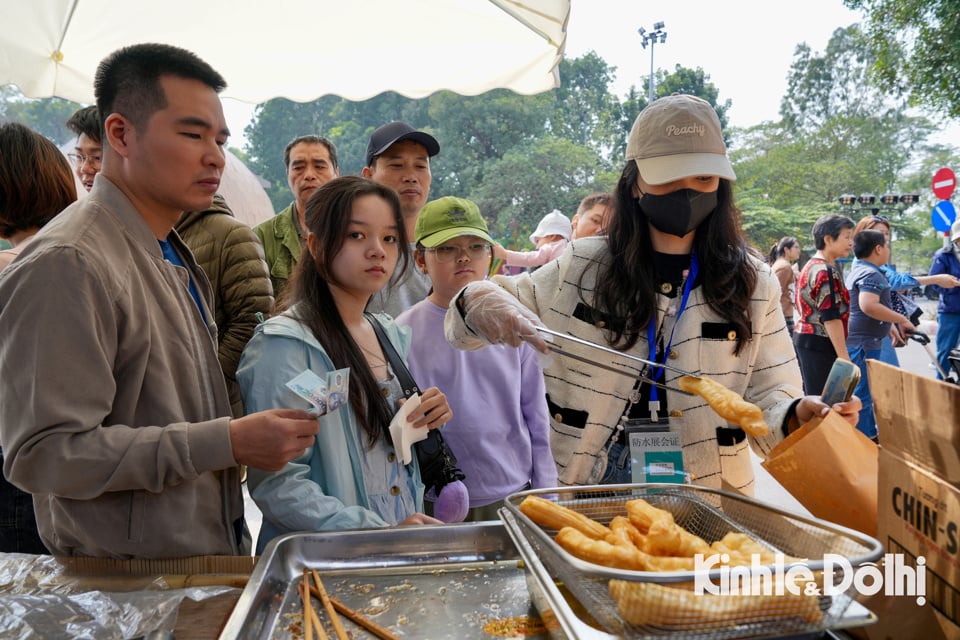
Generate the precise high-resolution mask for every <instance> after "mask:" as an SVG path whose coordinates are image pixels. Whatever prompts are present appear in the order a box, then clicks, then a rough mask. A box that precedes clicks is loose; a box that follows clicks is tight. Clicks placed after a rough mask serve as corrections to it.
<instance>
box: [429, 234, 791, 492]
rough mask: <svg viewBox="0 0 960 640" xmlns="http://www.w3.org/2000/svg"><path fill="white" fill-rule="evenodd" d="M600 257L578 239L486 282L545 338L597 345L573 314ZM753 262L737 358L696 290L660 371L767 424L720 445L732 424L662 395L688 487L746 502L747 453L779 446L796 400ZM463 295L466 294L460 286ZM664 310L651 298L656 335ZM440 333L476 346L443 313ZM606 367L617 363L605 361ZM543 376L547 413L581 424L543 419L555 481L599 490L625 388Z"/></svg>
mask: <svg viewBox="0 0 960 640" xmlns="http://www.w3.org/2000/svg"><path fill="white" fill-rule="evenodd" d="M607 251H608V250H607V244H606V241H605V240H604V239H603V238H584V239H583V240H577V241H576V242H573V243H571V244H570V245H569V246H568V247H567V249H566V250H565V251H564V253H563V254H562V255H561V256H560V257H559V258H558V259H556V260H554V261H553V262H550V263H548V264H546V265H544V266H542V267H540V268H539V269H537V270H536V271H534V272H533V273H524V274H520V275H516V276H495V277H494V278H493V280H494V282H496V283H497V284H498V285H500V286H501V287H503V288H504V289H505V290H506V291H508V292H509V293H511V294H512V295H513V296H515V297H516V298H517V299H519V300H520V302H521V303H523V304H524V305H525V306H526V307H528V308H529V309H531V310H532V311H533V312H534V313H536V314H537V315H538V316H539V317H540V319H541V320H542V321H543V323H544V324H545V325H546V326H547V327H549V328H551V329H553V330H554V331H559V332H562V333H567V334H569V335H572V336H576V337H578V338H582V339H584V340H588V341H590V342H594V343H598V344H606V342H605V339H604V332H603V330H602V328H600V327H598V326H595V325H594V324H591V323H589V322H585V321H582V320H580V319H578V318H577V317H575V315H574V312H575V309H576V308H577V306H578V305H579V304H581V303H584V304H586V305H590V306H592V305H593V288H594V286H595V281H596V272H597V266H598V264H599V263H601V262H602V261H603V260H604V257H605V256H606V255H607ZM754 262H755V264H756V267H757V271H758V273H759V277H758V280H757V286H756V289H755V290H754V293H753V296H752V297H751V301H750V318H751V322H752V325H753V336H752V338H751V340H750V341H749V342H748V343H747V344H746V345H745V346H744V349H743V350H742V351H741V353H740V355H739V356H734V354H733V349H734V346H735V345H734V341H733V340H732V339H730V338H729V337H727V334H726V333H725V332H723V331H721V332H720V333H721V334H722V336H720V337H718V336H717V331H716V328H717V327H720V328H722V327H723V325H725V324H726V323H725V322H724V320H723V319H722V318H720V317H719V316H718V315H717V314H716V313H715V312H714V311H713V310H712V309H710V307H709V306H708V305H707V304H706V302H705V301H704V296H703V291H702V288H701V287H700V286H698V287H696V288H695V289H693V291H692V292H691V294H690V299H689V301H688V303H687V308H686V310H685V311H684V313H683V314H682V316H681V321H680V322H679V324H678V325H677V327H676V330H675V332H674V337H673V347H672V349H671V351H672V352H673V357H672V358H671V359H670V360H669V364H670V365H672V366H674V367H677V368H678V369H682V370H685V371H690V372H694V373H698V374H701V375H706V376H709V377H711V378H713V379H714V380H717V381H718V382H720V383H722V384H724V385H726V386H727V387H729V388H730V389H733V390H734V391H736V392H737V393H740V394H741V395H742V396H743V397H744V398H745V399H746V400H748V401H750V402H753V403H755V404H757V405H759V406H760V408H761V409H762V410H763V413H764V418H765V419H766V421H767V424H769V425H770V434H769V435H767V436H764V437H761V438H752V437H746V438H743V439H740V438H739V437H738V438H735V439H736V440H739V441H738V442H736V443H735V444H729V445H726V446H721V445H720V443H719V442H718V440H717V428H718V427H727V428H730V427H735V425H730V424H728V423H727V422H726V421H724V420H723V419H722V418H720V417H719V416H718V415H717V414H716V413H715V412H714V411H713V410H712V409H711V408H710V407H709V406H707V404H706V403H705V402H704V401H703V400H702V399H701V398H699V397H691V396H686V395H682V394H677V393H673V394H670V396H669V406H670V409H671V415H672V417H671V418H670V423H671V428H673V429H677V430H679V431H680V432H681V433H682V438H681V439H682V443H683V455H684V465H685V468H686V470H687V471H688V472H690V473H691V474H692V475H693V478H694V482H696V483H697V484H701V485H704V486H710V487H717V488H719V487H722V486H726V487H727V488H729V487H733V488H736V489H738V490H740V491H742V492H744V493H746V494H748V495H752V493H753V484H754V474H753V466H752V462H751V459H750V452H749V449H748V446H752V447H753V449H754V451H756V453H757V454H758V455H760V456H761V457H766V454H767V453H768V452H769V451H770V449H772V448H773V447H774V446H775V445H776V444H777V443H778V442H779V441H781V440H782V439H783V437H784V429H783V425H784V422H785V420H786V419H787V417H788V414H790V415H792V412H790V411H789V410H790V408H791V406H792V405H793V404H794V402H796V400H797V399H798V398H799V397H800V396H801V395H802V392H801V378H800V369H799V366H798V364H797V359H796V356H795V354H794V351H793V345H792V342H791V340H790V336H789V334H788V333H787V330H786V324H785V322H784V319H783V312H782V310H781V308H780V282H779V281H778V280H777V277H776V275H774V273H773V271H772V270H771V269H770V267H769V266H768V265H767V264H766V263H764V262H761V261H760V260H756V259H755V260H754ZM581 276H582V280H581ZM474 286H475V285H474ZM467 292H468V295H469V286H468V287H467ZM669 303H670V298H668V297H666V296H658V301H657V304H658V318H659V319H660V320H661V321H663V322H664V325H663V328H662V330H663V331H664V335H669V333H670V330H671V329H672V324H673V318H672V317H670V316H667V315H666V310H667V306H668V304H669ZM580 315H583V314H580ZM707 327H712V329H713V330H711V331H708V334H710V336H711V337H705V336H704V329H705V328H707ZM446 333H447V337H448V339H449V340H450V341H451V343H453V344H454V345H455V346H458V347H460V348H465V349H476V348H478V347H480V346H482V345H483V344H484V343H483V341H482V340H481V339H479V338H478V337H477V336H476V335H475V334H474V333H473V332H471V331H470V329H469V328H468V327H467V326H466V324H465V322H464V320H463V317H462V316H461V314H460V313H459V312H458V311H457V310H456V309H455V308H454V306H453V305H451V309H450V310H449V311H448V312H447V318H446ZM563 347H564V349H566V350H569V351H573V352H576V353H580V354H581V355H583V356H585V357H588V358H590V359H593V360H596V359H597V356H598V354H599V353H600V352H598V351H596V350H594V349H589V348H585V347H582V346H580V345H576V344H573V343H568V344H564V345H563ZM629 353H632V354H634V355H637V356H640V357H641V358H646V357H648V348H647V341H646V340H640V341H638V343H637V345H636V346H635V347H634V348H633V349H632V350H631V351H630V352H629ZM607 360H608V361H609V362H614V361H618V359H617V358H616V356H612V355H611V356H609V358H607ZM618 362H619V363H620V364H622V365H624V366H626V367H627V368H633V369H634V370H636V371H639V367H638V366H636V365H631V364H630V361H628V360H625V359H620V360H619V361H618ZM679 375H680V374H677V373H673V372H670V371H667V372H666V381H667V383H668V384H671V386H676V383H675V379H676V378H677V377H679ZM544 376H545V381H546V389H547V394H548V395H549V397H550V400H551V401H552V402H553V403H554V404H555V405H558V406H560V407H562V408H564V409H569V410H573V411H581V412H585V413H586V423H585V424H584V425H583V426H582V427H580V426H570V425H567V424H564V422H563V421H562V416H560V415H559V412H557V413H556V414H554V413H553V412H551V414H552V415H551V418H550V427H551V439H550V444H551V448H552V450H553V456H554V460H555V461H556V463H557V468H558V472H559V476H560V482H561V483H562V484H566V485H578V484H593V483H596V482H599V480H600V478H601V476H602V474H603V471H604V470H605V468H606V464H607V456H606V450H607V444H608V443H609V442H610V439H611V437H612V436H614V435H615V431H616V426H617V424H618V422H619V420H620V417H621V415H623V412H624V409H625V408H626V406H627V402H628V400H627V399H628V397H629V395H630V392H631V389H632V388H633V382H632V381H631V380H630V378H628V377H626V376H621V375H618V374H615V373H612V372H608V371H605V370H603V369H600V368H598V367H595V366H592V365H588V364H582V363H580V362H578V361H576V360H573V359H570V358H565V357H562V356H556V355H555V356H553V357H552V358H551V362H550V364H549V365H548V366H546V367H545V369H544ZM558 417H560V418H561V420H558V419H557V418H558ZM737 435H738V436H739V435H740V434H739V433H738V434H737Z"/></svg>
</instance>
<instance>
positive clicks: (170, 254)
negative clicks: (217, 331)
mask: <svg viewBox="0 0 960 640" xmlns="http://www.w3.org/2000/svg"><path fill="white" fill-rule="evenodd" d="M157 242H159V243H160V251H161V252H162V253H163V257H164V258H166V260H167V262H169V263H170V264H175V265H177V266H178V267H183V268H184V269H186V267H187V265H185V264H183V260H182V259H181V258H180V254H179V253H177V252H176V250H175V249H174V248H173V245H171V244H170V243H169V242H167V241H166V240H157ZM187 273H188V274H189V273H190V271H189V269H188V270H187ZM190 295H191V296H193V301H194V302H195V303H197V309H199V310H200V316H201V317H202V318H203V323H204V324H206V323H207V314H206V313H204V312H203V303H202V302H201V301H200V292H199V291H198V290H197V285H196V284H195V283H194V282H193V276H190Z"/></svg>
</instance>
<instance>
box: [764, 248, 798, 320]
mask: <svg viewBox="0 0 960 640" xmlns="http://www.w3.org/2000/svg"><path fill="white" fill-rule="evenodd" d="M799 258H800V241H799V240H797V239H796V238H794V237H792V236H786V237H783V238H780V241H779V242H778V243H776V244H775V245H773V247H771V248H770V256H769V257H768V259H767V262H768V263H770V266H771V267H772V268H773V272H774V273H775V274H776V275H777V280H779V281H780V309H781V310H782V311H783V319H784V320H786V322H787V331H788V332H789V333H790V335H791V336H792V335H793V299H794V296H795V294H796V282H797V272H796V271H795V270H794V264H795V263H796V261H797V260H798V259H799Z"/></svg>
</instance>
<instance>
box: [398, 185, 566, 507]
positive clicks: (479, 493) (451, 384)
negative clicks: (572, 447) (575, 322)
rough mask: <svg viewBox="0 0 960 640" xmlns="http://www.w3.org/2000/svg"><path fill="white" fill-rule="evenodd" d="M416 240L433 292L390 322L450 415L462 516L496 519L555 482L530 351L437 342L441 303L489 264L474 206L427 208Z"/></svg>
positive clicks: (541, 392) (539, 378)
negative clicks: (523, 495) (465, 500)
mask: <svg viewBox="0 0 960 640" xmlns="http://www.w3.org/2000/svg"><path fill="white" fill-rule="evenodd" d="M415 239H416V243H417V246H416V253H415V256H414V257H415V260H416V265H417V268H418V269H420V270H421V271H423V272H424V273H426V274H427V275H429V276H430V279H431V281H432V283H433V289H432V291H431V292H430V294H429V296H428V297H427V299H426V300H422V301H421V302H419V303H417V304H415V305H414V306H412V307H411V308H410V309H408V310H407V311H405V312H403V313H402V314H400V316H398V317H397V323H398V324H401V325H405V326H408V327H410V328H411V330H412V334H413V336H412V344H411V345H410V354H409V356H408V365H409V368H410V372H411V373H412V374H413V377H414V379H416V380H417V382H418V383H419V384H420V385H422V386H434V385H435V386H437V387H439V388H440V389H441V390H442V391H443V392H444V394H446V396H447V400H448V402H449V403H450V407H451V408H452V409H453V414H454V417H453V420H451V421H450V422H448V423H447V424H446V426H444V428H443V436H444V439H445V440H446V441H447V442H448V443H449V445H450V448H451V449H452V450H453V452H454V454H456V456H457V462H458V466H459V467H460V469H461V470H462V471H463V472H464V474H465V475H466V479H465V480H464V484H466V486H467V489H468V491H469V494H470V511H469V513H468V515H467V520H472V521H480V520H495V519H497V513H496V510H497V509H498V508H499V506H500V503H501V501H502V500H503V498H505V497H506V496H507V495H509V494H511V493H513V492H515V491H519V490H521V489H525V488H528V487H532V488H543V487H554V486H556V485H557V468H556V465H555V464H554V462H553V455H552V454H551V452H550V433H549V419H548V417H547V402H546V392H545V389H544V382H543V371H542V369H541V368H540V364H539V362H538V360H537V352H536V351H535V350H534V349H533V348H532V347H530V346H529V345H526V344H524V345H522V346H521V347H520V349H514V348H513V347H510V346H509V345H493V346H491V347H488V348H487V349H482V350H479V351H461V350H459V349H455V348H453V347H452V346H451V345H450V344H449V343H448V342H447V341H446V339H445V338H444V333H443V319H444V316H445V315H446V311H447V307H448V306H449V304H450V301H451V300H452V299H454V298H455V297H456V295H457V294H458V293H459V292H460V290H461V289H462V288H463V287H465V286H466V285H467V284H469V283H471V282H476V281H478V280H483V279H484V278H486V275H487V271H488V269H489V268H490V260H491V258H492V251H491V247H492V245H493V243H494V240H493V239H492V238H491V237H490V233H489V231H488V229H487V224H486V222H485V221H484V219H483V216H482V215H481V214H480V210H479V209H478V208H477V205H476V204H474V203H473V202H471V201H470V200H465V199H463V198H454V197H445V198H440V199H438V200H434V201H433V202H428V203H427V204H426V206H424V208H423V209H422V210H421V211H420V216H419V218H418V219H417V224H416V229H415ZM427 498H428V499H429V496H427Z"/></svg>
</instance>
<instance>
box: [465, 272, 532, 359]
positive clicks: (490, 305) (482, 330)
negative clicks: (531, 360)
mask: <svg viewBox="0 0 960 640" xmlns="http://www.w3.org/2000/svg"><path fill="white" fill-rule="evenodd" d="M461 296H462V304H463V309H464V316H463V319H464V322H465V323H466V325H467V327H468V328H469V329H470V330H471V331H473V332H474V333H476V334H477V335H478V336H479V337H480V338H482V339H483V340H485V341H487V342H489V343H490V344H509V345H510V346H511V347H519V346H520V344H521V343H523V342H529V343H530V345H531V346H533V347H534V348H535V349H537V350H538V351H540V352H542V353H547V343H546V342H544V340H543V336H542V335H541V334H540V332H538V331H537V330H536V327H542V326H544V325H543V323H542V322H540V318H538V317H537V315H536V314H535V313H533V312H532V311H530V309H528V308H527V307H525V306H523V304H521V302H520V301H519V300H517V299H516V298H514V297H513V296H511V295H510V294H509V293H507V292H506V291H504V290H503V289H502V288H501V287H500V286H498V285H496V284H494V283H493V282H490V281H489V280H483V281H480V282H474V283H472V284H470V285H469V286H467V288H466V289H465V290H464V292H463V293H462V294H461Z"/></svg>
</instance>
